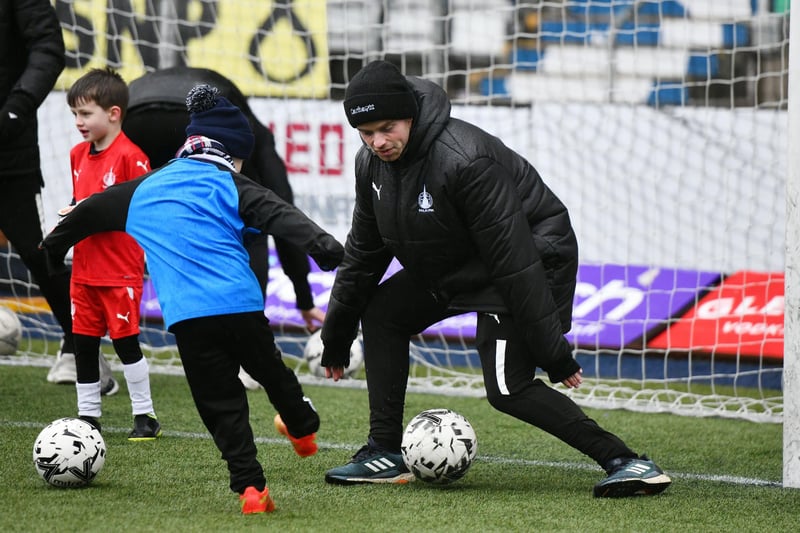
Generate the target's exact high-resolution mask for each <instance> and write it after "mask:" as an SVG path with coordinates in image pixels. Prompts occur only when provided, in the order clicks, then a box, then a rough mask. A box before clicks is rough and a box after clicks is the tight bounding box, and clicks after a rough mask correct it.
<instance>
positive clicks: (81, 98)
mask: <svg viewBox="0 0 800 533" xmlns="http://www.w3.org/2000/svg"><path fill="white" fill-rule="evenodd" d="M85 102H94V103H96V104H97V105H99V106H100V107H102V108H103V109H109V108H111V107H113V106H117V107H119V108H120V109H121V110H122V117H123V118H124V117H125V112H126V111H127V109H128V84H127V83H125V80H123V79H122V76H120V75H119V73H118V72H117V71H115V70H113V69H112V68H93V69H91V70H90V71H89V72H87V73H86V74H84V75H83V76H81V77H80V78H78V79H77V80H76V81H75V83H73V84H72V87H70V88H69V91H68V92H67V104H69V106H70V107H77V106H79V105H80V104H82V103H85Z"/></svg>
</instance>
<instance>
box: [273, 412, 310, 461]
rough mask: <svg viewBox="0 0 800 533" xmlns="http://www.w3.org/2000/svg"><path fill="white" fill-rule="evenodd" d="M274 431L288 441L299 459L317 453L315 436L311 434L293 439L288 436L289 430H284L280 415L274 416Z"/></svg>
mask: <svg viewBox="0 0 800 533" xmlns="http://www.w3.org/2000/svg"><path fill="white" fill-rule="evenodd" d="M274 422H275V429H277V430H278V433H280V434H281V435H283V436H285V437H286V438H287V439H289V442H291V443H292V446H293V447H294V452H295V453H296V454H297V455H299V456H300V457H310V456H312V455H314V454H315V453H317V449H318V448H317V434H316V433H311V434H310V435H306V436H305V437H300V438H299V439H298V438H295V437H292V436H291V435H289V430H288V429H286V424H284V423H283V419H282V418H281V415H280V413H279V414H277V415H275V420H274Z"/></svg>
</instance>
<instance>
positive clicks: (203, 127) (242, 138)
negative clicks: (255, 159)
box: [186, 85, 255, 159]
mask: <svg viewBox="0 0 800 533" xmlns="http://www.w3.org/2000/svg"><path fill="white" fill-rule="evenodd" d="M186 109H188V110H189V114H190V117H189V125H188V126H186V136H187V137H191V136H193V135H202V136H205V137H209V138H211V139H214V140H215V141H219V142H220V143H222V145H223V146H224V147H225V149H226V150H227V152H228V153H229V154H230V155H231V156H233V157H236V158H239V159H247V158H248V157H250V154H252V153H253V146H254V145H255V136H254V135H253V131H252V130H251V129H250V122H248V120H247V117H245V116H244V113H242V112H241V110H240V109H239V108H238V107H236V106H235V105H233V104H232V103H230V102H229V101H228V99H227V98H225V97H224V96H220V95H219V90H218V89H217V88H216V87H212V86H211V85H196V86H195V87H192V89H191V90H190V91H189V94H187V95H186Z"/></svg>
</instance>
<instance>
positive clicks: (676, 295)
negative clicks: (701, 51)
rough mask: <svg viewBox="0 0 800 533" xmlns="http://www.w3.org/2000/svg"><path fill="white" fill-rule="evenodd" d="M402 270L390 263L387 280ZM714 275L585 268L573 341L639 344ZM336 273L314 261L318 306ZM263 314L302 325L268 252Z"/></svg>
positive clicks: (145, 301)
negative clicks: (325, 269) (320, 267)
mask: <svg viewBox="0 0 800 533" xmlns="http://www.w3.org/2000/svg"><path fill="white" fill-rule="evenodd" d="M397 270H399V265H398V264H397V263H392V264H391V265H390V266H389V270H388V271H387V276H388V275H391V274H393V273H394V272H396V271H397ZM719 278H720V275H719V274H718V273H713V272H701V271H694V270H677V269H668V268H652V267H640V266H625V265H581V266H580V268H579V270H578V284H577V287H576V291H575V304H574V308H573V316H572V330H571V331H570V332H569V333H568V334H567V339H568V340H569V341H570V343H572V344H575V345H577V346H581V347H585V348H608V349H619V348H621V347H623V346H627V345H629V344H631V343H635V342H638V341H639V340H640V339H641V338H642V337H643V336H644V334H645V332H647V331H649V330H659V329H661V328H663V326H664V325H665V324H666V321H667V320H668V319H669V318H670V317H672V316H674V315H676V314H677V313H679V312H681V311H682V310H684V309H685V308H686V307H687V306H688V305H690V304H693V303H695V302H696V300H697V299H699V294H700V293H701V292H702V291H704V290H705V289H707V288H708V287H709V286H710V285H713V284H716V283H717V282H718V281H719ZM333 279H334V273H333V272H322V271H320V270H319V268H317V266H316V265H315V264H314V262H313V261H311V273H310V274H309V277H308V280H309V283H310V284H311V290H312V292H313V294H314V300H315V304H316V305H317V307H319V308H321V309H323V310H325V309H327V306H328V299H329V297H330V290H331V286H332V285H333ZM264 313H265V314H266V315H267V317H269V319H270V322H271V323H272V324H274V325H275V326H284V327H296V328H302V327H303V326H304V324H303V320H302V317H301V316H300V312H299V311H298V310H297V308H296V306H295V294H294V288H293V286H292V283H291V281H290V280H289V278H288V277H287V276H286V275H285V274H284V273H283V270H281V267H280V264H279V263H278V260H277V257H276V255H275V252H274V251H273V250H270V272H269V283H268V284H267V299H266V304H265V307H264ZM142 316H143V317H145V318H147V319H151V320H153V319H155V320H160V319H161V308H160V307H159V305H158V300H157V298H156V295H155V292H154V290H153V287H152V284H151V283H150V281H149V280H148V281H146V282H145V287H144V293H143V297H142ZM475 323H476V319H475V313H467V314H464V315H459V316H455V317H452V318H449V319H447V320H444V321H442V322H439V323H437V324H434V325H433V326H431V327H430V328H428V329H427V330H426V331H425V333H426V334H428V335H437V336H439V335H441V336H444V337H449V338H452V337H455V338H461V339H465V340H471V339H474V338H475Z"/></svg>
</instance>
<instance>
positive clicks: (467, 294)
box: [322, 78, 578, 381]
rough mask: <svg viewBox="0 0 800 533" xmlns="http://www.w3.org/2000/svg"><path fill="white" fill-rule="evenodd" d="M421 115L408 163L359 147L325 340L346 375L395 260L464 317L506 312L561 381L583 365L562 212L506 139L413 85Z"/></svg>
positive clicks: (329, 357)
mask: <svg viewBox="0 0 800 533" xmlns="http://www.w3.org/2000/svg"><path fill="white" fill-rule="evenodd" d="M409 81H410V82H411V83H412V86H413V87H414V91H415V94H416V97H417V101H418V105H419V114H418V118H417V119H416V120H415V122H414V124H413V126H412V130H411V135H410V139H409V144H408V146H407V148H406V152H405V153H404V154H403V156H402V157H401V158H400V159H399V160H398V161H396V162H392V163H387V162H383V161H381V160H380V159H379V158H378V157H377V156H374V155H372V153H371V152H370V151H369V149H368V148H367V147H366V146H362V147H361V149H360V151H359V152H358V155H357V156H356V203H355V208H354V212H353V222H352V228H351V231H350V233H349V235H348V238H347V242H346V244H345V251H346V255H345V259H344V262H343V263H342V265H341V266H340V267H339V270H338V272H337V275H336V281H335V284H334V287H333V290H332V293H331V299H330V303H329V308H328V313H327V317H326V320H325V326H324V328H323V333H322V337H323V340H324V342H325V354H324V355H325V357H324V358H323V364H327V366H331V365H332V364H336V363H340V362H341V361H342V360H343V359H346V357H347V355H348V347H349V346H350V341H351V340H352V338H353V337H354V336H355V334H356V332H357V328H358V322H359V319H360V316H361V313H362V312H363V310H364V308H365V306H366V304H367V303H368V301H369V299H370V297H371V295H372V294H373V292H374V290H375V288H376V287H377V284H378V282H379V280H380V278H381V277H382V275H383V274H384V273H385V270H386V267H387V266H388V264H389V262H390V261H391V259H392V257H396V258H397V259H398V261H399V262H400V263H401V264H402V265H403V267H404V268H405V269H406V270H407V272H408V273H409V274H410V275H412V276H413V277H414V278H416V279H417V280H418V281H419V283H420V284H421V285H423V286H424V287H426V288H429V289H430V290H431V291H433V292H434V293H436V294H437V296H438V297H439V298H444V299H446V301H448V302H449V304H450V306H451V307H453V308H456V309H460V310H464V311H488V312H508V313H510V314H511V315H512V316H513V317H514V320H515V322H516V323H517V324H518V326H519V327H520V328H521V329H522V331H524V332H526V337H527V339H528V341H529V344H530V347H531V351H532V357H535V358H536V361H537V365H538V366H539V367H541V368H543V369H544V370H546V371H547V372H548V373H549V374H550V378H551V380H553V381H561V380H562V379H564V378H566V377H568V376H569V375H571V374H572V373H574V372H575V371H576V370H577V369H578V366H577V363H575V361H574V359H573V358H572V353H571V350H570V347H569V345H568V343H567V342H566V340H565V339H564V336H563V334H564V333H565V332H566V331H568V330H569V328H570V322H571V312H572V298H573V295H574V289H575V274H576V271H577V261H578V250H577V242H576V238H575V234H574V233H573V230H572V226H571V224H570V220H569V215H568V213H567V209H566V207H565V206H564V204H562V203H561V201H560V200H559V199H558V198H557V197H556V196H555V194H553V192H552V191H551V190H550V189H549V188H548V187H547V185H545V183H544V182H543V181H542V179H541V177H540V176H539V174H538V173H537V172H536V169H534V168H533V166H531V164H530V163H528V162H527V161H526V160H525V159H524V158H522V157H521V156H520V155H518V154H517V153H515V152H514V151H512V150H511V149H509V148H508V147H506V146H505V145H504V144H503V143H502V142H501V141H500V140H499V139H497V138H496V137H493V136H491V135H489V134H488V133H486V132H484V131H483V130H481V129H479V128H477V127H476V126H473V125H471V124H469V123H467V122H464V121H462V120H459V119H455V118H451V117H450V103H449V101H448V99H447V96H446V94H445V92H444V91H443V90H442V89H441V88H440V87H439V86H437V85H435V84H434V83H432V82H429V81H426V80H422V79H419V78H409Z"/></svg>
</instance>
